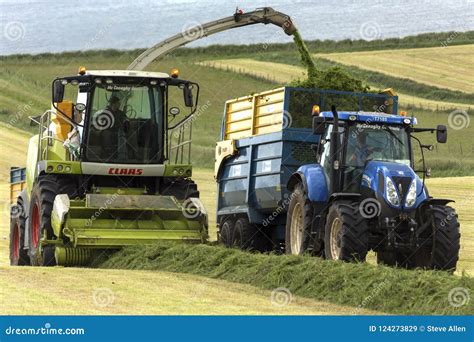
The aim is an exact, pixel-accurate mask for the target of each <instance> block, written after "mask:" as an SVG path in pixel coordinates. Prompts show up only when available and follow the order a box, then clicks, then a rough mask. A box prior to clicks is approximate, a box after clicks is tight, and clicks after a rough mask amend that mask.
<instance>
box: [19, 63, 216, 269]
mask: <svg viewBox="0 0 474 342" xmlns="http://www.w3.org/2000/svg"><path fill="white" fill-rule="evenodd" d="M198 96H199V86H198V84H196V83H194V82H191V81H187V80H182V79H180V78H179V77H178V71H177V70H173V71H172V74H171V76H170V75H168V74H165V73H158V72H143V71H130V70H123V71H122V70H109V71H103V70H102V71H87V70H85V68H82V67H81V68H80V70H79V74H78V75H75V76H69V77H60V78H57V79H55V80H54V81H53V83H52V108H51V110H48V111H46V112H45V113H43V114H42V115H40V116H36V117H32V118H31V120H32V124H34V125H37V127H38V134H36V135H35V136H33V137H32V138H31V139H30V141H29V147H28V154H27V166H26V168H12V170H11V202H12V209H11V229H10V261H11V264H12V265H35V266H38V265H42V266H52V265H64V266H77V265H86V264H88V263H90V262H91V260H93V259H94V258H95V257H98V256H100V255H101V254H103V253H104V252H108V251H111V250H116V249H120V248H122V247H124V246H129V245H137V244H150V243H153V242H156V241H158V240H168V241H188V242H194V243H199V242H204V241H206V240H207V228H208V224H207V213H206V210H205V209H204V206H203V205H202V202H201V201H200V200H199V191H198V188H197V185H196V184H195V183H194V182H193V181H192V179H191V176H192V165H191V163H190V156H191V132H192V122H193V113H194V112H195V111H196V109H197V101H198Z"/></svg>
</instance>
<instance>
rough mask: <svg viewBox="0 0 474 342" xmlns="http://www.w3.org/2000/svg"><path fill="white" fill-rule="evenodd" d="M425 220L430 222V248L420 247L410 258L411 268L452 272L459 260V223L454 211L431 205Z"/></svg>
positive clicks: (449, 208) (444, 206) (447, 207)
mask: <svg viewBox="0 0 474 342" xmlns="http://www.w3.org/2000/svg"><path fill="white" fill-rule="evenodd" d="M424 216H425V219H428V220H431V230H430V231H429V239H430V240H431V242H432V243H431V245H430V247H427V246H423V245H422V246H420V247H419V249H418V250H417V251H416V252H415V253H414V255H413V257H412V266H413V267H421V268H426V269H435V270H445V271H452V272H453V271H454V270H455V269H456V264H457V261H458V259H459V249H460V239H461V234H460V232H459V221H458V215H457V214H456V211H455V210H454V209H453V208H451V207H449V206H446V205H432V206H430V208H428V209H427V210H426V215H424Z"/></svg>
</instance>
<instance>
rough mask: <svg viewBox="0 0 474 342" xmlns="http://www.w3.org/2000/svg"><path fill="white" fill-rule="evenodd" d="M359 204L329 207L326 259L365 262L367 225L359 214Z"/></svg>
mask: <svg viewBox="0 0 474 342" xmlns="http://www.w3.org/2000/svg"><path fill="white" fill-rule="evenodd" d="M358 208H359V203H351V202H336V203H334V204H332V205H331V207H330V208H329V212H328V215H327V219H326V227H325V241H324V246H325V255H326V258H327V259H331V260H344V261H365V257H366V256H367V251H368V245H369V234H368V225H367V222H366V221H365V219H364V218H363V217H362V215H360V213H359V209H358Z"/></svg>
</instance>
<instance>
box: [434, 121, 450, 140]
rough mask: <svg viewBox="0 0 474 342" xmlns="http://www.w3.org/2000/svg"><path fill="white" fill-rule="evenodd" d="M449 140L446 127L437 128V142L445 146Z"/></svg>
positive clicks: (439, 126)
mask: <svg viewBox="0 0 474 342" xmlns="http://www.w3.org/2000/svg"><path fill="white" fill-rule="evenodd" d="M446 140H448V130H447V128H446V126H445V125H438V126H437V127H436V141H438V142H439V143H440V144H444V143H445V142H446Z"/></svg>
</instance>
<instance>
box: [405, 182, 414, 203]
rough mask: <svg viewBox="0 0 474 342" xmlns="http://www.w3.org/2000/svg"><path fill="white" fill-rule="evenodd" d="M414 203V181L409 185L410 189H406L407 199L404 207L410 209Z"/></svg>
mask: <svg viewBox="0 0 474 342" xmlns="http://www.w3.org/2000/svg"><path fill="white" fill-rule="evenodd" d="M415 202H416V179H414V180H413V181H412V182H411V184H410V188H409V189H408V193H407V199H406V201H405V206H406V207H411V206H413V205H414V204H415Z"/></svg>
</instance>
